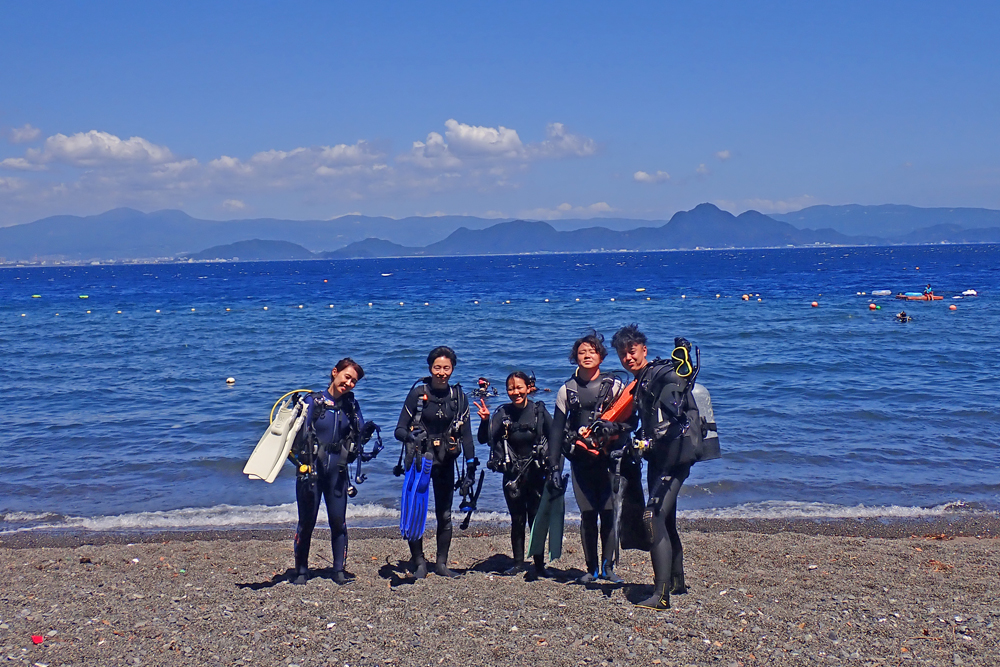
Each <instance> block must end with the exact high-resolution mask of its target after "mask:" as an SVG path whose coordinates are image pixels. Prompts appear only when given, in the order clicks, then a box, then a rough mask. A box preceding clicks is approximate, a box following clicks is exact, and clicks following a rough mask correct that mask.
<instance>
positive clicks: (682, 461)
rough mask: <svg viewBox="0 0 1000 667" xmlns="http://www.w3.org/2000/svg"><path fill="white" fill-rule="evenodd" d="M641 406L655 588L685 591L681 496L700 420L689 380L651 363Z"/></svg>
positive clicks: (640, 391)
mask: <svg viewBox="0 0 1000 667" xmlns="http://www.w3.org/2000/svg"><path fill="white" fill-rule="evenodd" d="M637 378H638V386H637V387H636V393H635V396H636V403H637V406H638V410H639V416H640V418H641V420H642V427H641V430H640V433H641V437H643V438H645V439H647V440H649V441H650V442H651V443H652V444H651V446H650V449H649V451H648V452H647V454H646V459H647V461H648V467H647V469H646V482H647V486H648V488H649V494H650V500H649V503H650V509H652V510H653V517H652V548H651V549H650V556H651V558H652V561H653V578H654V582H655V584H656V585H665V586H667V590H669V589H670V587H671V586H672V587H673V588H674V589H675V592H681V591H680V590H676V589H678V587H679V588H681V589H683V587H684V552H683V547H682V546H681V538H680V534H679V533H678V532H677V494H678V493H680V490H681V485H682V484H683V483H684V480H686V479H687V477H688V475H689V474H690V472H691V465H692V464H693V463H694V462H695V451H694V450H693V449H692V444H691V438H690V436H689V435H686V433H688V432H689V430H690V429H691V428H694V427H696V428H698V429H700V428H701V423H700V421H699V422H698V424H697V425H696V426H695V425H693V424H691V425H688V422H689V418H690V417H692V416H693V417H694V419H699V420H700V417H698V416H697V406H696V405H694V399H693V397H692V396H691V393H690V392H689V391H685V389H686V387H687V382H688V381H687V380H686V379H684V378H681V377H679V376H678V375H677V374H676V372H675V371H674V368H673V365H672V364H663V365H653V364H650V365H648V366H647V367H646V368H644V369H643V370H640V371H639V373H638V375H637Z"/></svg>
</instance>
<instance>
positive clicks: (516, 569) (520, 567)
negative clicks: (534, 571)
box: [503, 560, 528, 577]
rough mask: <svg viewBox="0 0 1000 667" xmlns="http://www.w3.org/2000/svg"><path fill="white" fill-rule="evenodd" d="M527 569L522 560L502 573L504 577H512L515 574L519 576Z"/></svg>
mask: <svg viewBox="0 0 1000 667" xmlns="http://www.w3.org/2000/svg"><path fill="white" fill-rule="evenodd" d="M527 569H528V566H527V565H525V563H524V561H523V560H522V561H519V562H516V563H514V565H513V567H508V568H507V569H506V570H504V571H503V573H504V576H507V577H513V576H514V575H515V574H521V573H522V572H524V571H525V570H527Z"/></svg>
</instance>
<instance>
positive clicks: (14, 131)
mask: <svg viewBox="0 0 1000 667" xmlns="http://www.w3.org/2000/svg"><path fill="white" fill-rule="evenodd" d="M40 136H42V131H41V130H39V129H38V128H37V127H32V126H31V124H30V123H25V124H24V125H23V126H21V127H12V128H11V129H10V131H9V132H8V133H7V140H8V141H10V143H12V144H27V143H31V142H32V141H34V140H35V139H37V138H38V137H40Z"/></svg>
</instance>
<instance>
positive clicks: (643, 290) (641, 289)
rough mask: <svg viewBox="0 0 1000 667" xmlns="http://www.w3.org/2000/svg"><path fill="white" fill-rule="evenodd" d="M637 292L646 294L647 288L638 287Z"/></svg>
mask: <svg viewBox="0 0 1000 667" xmlns="http://www.w3.org/2000/svg"><path fill="white" fill-rule="evenodd" d="M635 291H636V292H645V291H646V288H645V287H636V288H635Z"/></svg>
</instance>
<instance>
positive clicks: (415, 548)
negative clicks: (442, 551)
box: [409, 540, 427, 579]
mask: <svg viewBox="0 0 1000 667" xmlns="http://www.w3.org/2000/svg"><path fill="white" fill-rule="evenodd" d="M409 544H410V571H411V572H413V576H414V577H415V578H416V579H424V578H425V577H426V576H427V560H426V559H425V558H424V545H423V542H421V541H419V540H418V541H415V542H410V543H409Z"/></svg>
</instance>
